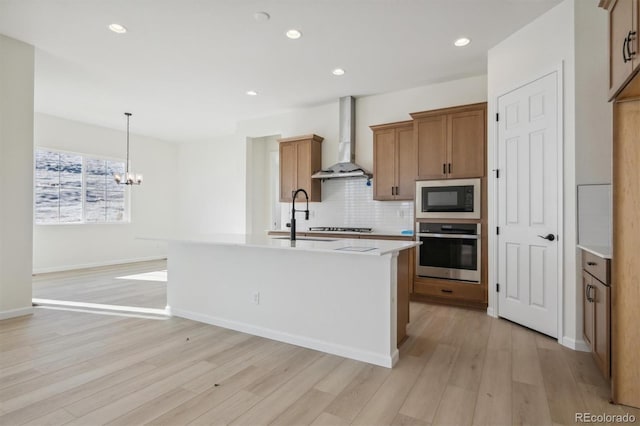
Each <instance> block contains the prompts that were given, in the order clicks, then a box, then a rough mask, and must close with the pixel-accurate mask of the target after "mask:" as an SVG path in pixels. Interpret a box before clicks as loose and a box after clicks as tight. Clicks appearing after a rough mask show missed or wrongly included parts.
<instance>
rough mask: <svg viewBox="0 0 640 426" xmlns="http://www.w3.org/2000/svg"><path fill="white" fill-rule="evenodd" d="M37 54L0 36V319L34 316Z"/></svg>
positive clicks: (26, 45)
mask: <svg viewBox="0 0 640 426" xmlns="http://www.w3.org/2000/svg"><path fill="white" fill-rule="evenodd" d="M33 66H34V48H33V46H30V45H28V44H25V43H22V42H19V41H17V40H13V39H11V38H8V37H5V36H3V35H0V319H3V318H8V317H11V316H17V315H24V314H28V313H30V312H31V309H32V308H31V256H32V254H31V252H32V250H31V249H32V238H31V231H32V222H33V209H32V203H33V171H32V170H33Z"/></svg>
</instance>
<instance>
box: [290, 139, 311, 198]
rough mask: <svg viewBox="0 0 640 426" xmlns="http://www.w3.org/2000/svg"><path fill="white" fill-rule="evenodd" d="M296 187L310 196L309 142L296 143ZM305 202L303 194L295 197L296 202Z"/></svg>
mask: <svg viewBox="0 0 640 426" xmlns="http://www.w3.org/2000/svg"><path fill="white" fill-rule="evenodd" d="M296 163H297V167H296V183H295V185H296V187H295V188H293V189H294V190H296V189H298V188H302V189H304V190H305V191H307V194H309V195H311V193H312V191H311V175H312V174H313V171H312V170H311V141H309V142H307V141H304V142H296ZM298 201H306V199H305V197H304V194H302V193H300V194H298V195H297V196H296V202H298Z"/></svg>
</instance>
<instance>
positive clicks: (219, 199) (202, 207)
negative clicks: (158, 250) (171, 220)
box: [175, 135, 247, 234]
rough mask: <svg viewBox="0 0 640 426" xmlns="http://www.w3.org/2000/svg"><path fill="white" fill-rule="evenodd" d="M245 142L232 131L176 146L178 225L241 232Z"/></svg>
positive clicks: (207, 231)
mask: <svg viewBox="0 0 640 426" xmlns="http://www.w3.org/2000/svg"><path fill="white" fill-rule="evenodd" d="M246 158H247V157H246V142H245V139H244V138H238V137H237V136H235V135H232V136H226V137H220V138H217V139H214V140H210V141H206V142H201V143H185V144H180V145H179V146H178V171H179V176H180V177H179V179H178V181H179V182H178V183H179V188H178V195H177V197H176V200H175V203H176V206H177V208H178V216H177V224H178V225H177V229H178V231H179V232H181V233H187V234H189V233H197V234H215V233H244V232H245V229H246V226H247V224H246V221H245V220H246V217H247V215H246V207H245V201H246V199H245V194H246V179H245V178H246V174H245V170H246Z"/></svg>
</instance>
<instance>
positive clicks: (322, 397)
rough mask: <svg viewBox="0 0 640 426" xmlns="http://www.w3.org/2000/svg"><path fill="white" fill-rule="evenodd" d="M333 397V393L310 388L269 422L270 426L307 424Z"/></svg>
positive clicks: (311, 421)
mask: <svg viewBox="0 0 640 426" xmlns="http://www.w3.org/2000/svg"><path fill="white" fill-rule="evenodd" d="M334 398H335V395H333V394H330V393H327V392H322V391H319V390H317V389H314V388H311V389H309V390H308V391H307V392H305V393H304V394H303V395H302V396H301V397H300V398H299V399H298V400H297V401H296V402H294V403H293V404H291V405H290V406H289V407H288V408H287V409H286V410H284V411H283V412H282V413H281V414H280V415H279V416H278V417H276V418H275V420H273V421H272V422H271V423H269V424H270V425H272V426H289V425H309V424H311V423H313V421H314V420H315V419H316V418H317V417H318V416H319V415H320V414H321V413H322V411H323V410H324V409H325V408H326V407H327V406H328V405H329V403H330V402H331V401H332V400H333V399H334Z"/></svg>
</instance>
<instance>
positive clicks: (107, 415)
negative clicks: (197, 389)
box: [69, 361, 213, 426]
mask: <svg viewBox="0 0 640 426" xmlns="http://www.w3.org/2000/svg"><path fill="white" fill-rule="evenodd" d="M212 367H213V366H212V365H211V364H209V363H208V362H206V361H201V362H199V363H197V364H195V365H192V366H190V367H187V368H184V369H181V370H180V371H178V372H176V373H175V374H172V375H171V376H168V377H166V378H164V379H162V380H160V381H157V382H154V383H153V384H151V385H149V386H146V387H144V388H143V389H140V390H139V391H137V392H134V393H130V394H124V395H121V396H120V398H118V399H117V400H115V401H114V402H112V403H110V404H107V405H103V406H101V407H99V408H97V409H95V410H92V411H90V412H88V413H87V414H85V415H84V416H82V417H78V418H77V419H76V420H75V421H73V422H71V423H69V424H70V425H78V426H82V425H87V424H104V423H108V422H110V421H112V420H115V419H117V418H118V417H120V416H122V415H124V414H126V413H128V412H130V411H132V410H135V409H136V408H138V407H140V406H142V405H144V404H146V403H148V402H149V401H152V400H153V399H155V398H158V397H159V396H161V395H163V394H165V393H166V392H168V391H170V390H172V389H174V388H176V387H180V386H182V385H183V384H184V383H187V382H188V381H189V380H192V379H194V378H195V377H198V376H199V375H200V374H202V373H205V372H206V371H208V370H210V369H211V368H212ZM72 414H73V413H72Z"/></svg>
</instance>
